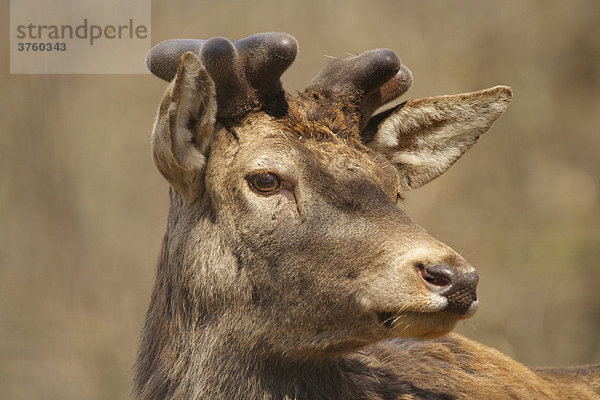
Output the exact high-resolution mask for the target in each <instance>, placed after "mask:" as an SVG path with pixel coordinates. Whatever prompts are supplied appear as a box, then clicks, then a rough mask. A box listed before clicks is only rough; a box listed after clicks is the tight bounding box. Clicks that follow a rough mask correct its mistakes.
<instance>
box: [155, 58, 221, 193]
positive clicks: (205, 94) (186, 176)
mask: <svg viewBox="0 0 600 400" xmlns="http://www.w3.org/2000/svg"><path fill="white" fill-rule="evenodd" d="M216 114H217V98H216V92H215V84H214V82H213V80H212V79H211V78H210V76H209V74H208V72H207V71H206V69H205V68H204V66H203V65H202V63H201V62H200V60H199V59H198V57H196V56H195V55H194V54H193V53H190V52H186V53H183V55H182V56H181V59H180V62H179V69H178V71H177V76H176V77H175V79H174V80H173V82H172V83H171V85H170V86H169V88H168V89H167V91H166V93H165V95H164V97H163V100H162V102H161V104H160V108H159V111H158V117H157V118H156V123H155V124H154V130H153V131H152V156H153V158H154V164H155V165H156V167H157V168H158V170H159V171H160V173H161V174H162V175H163V176H164V177H165V178H166V179H167V181H169V183H170V184H171V186H172V187H173V188H174V189H175V190H176V191H177V192H178V193H179V194H180V195H181V196H182V197H183V199H184V200H185V202H186V204H190V203H191V202H193V201H194V200H195V199H197V198H198V196H199V195H200V194H201V193H202V182H203V177H204V166H205V163H206V153H207V151H208V147H209V144H210V142H211V141H212V137H213V133H214V127H215V117H216Z"/></svg>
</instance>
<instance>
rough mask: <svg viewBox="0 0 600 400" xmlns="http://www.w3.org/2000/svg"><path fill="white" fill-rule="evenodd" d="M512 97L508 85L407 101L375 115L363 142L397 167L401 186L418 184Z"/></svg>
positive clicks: (444, 165)
mask: <svg viewBox="0 0 600 400" xmlns="http://www.w3.org/2000/svg"><path fill="white" fill-rule="evenodd" d="M511 99H512V91H511V89H510V88H509V87H507V86H496V87H493V88H491V89H486V90H481V91H479V92H473V93H465V94H458V95H454V96H439V97H431V98H425V99H418V100H411V101H407V102H405V103H402V104H400V105H399V106H397V107H396V108H394V109H392V110H388V111H384V112H382V113H380V114H378V115H375V116H373V117H372V118H371V120H370V121H369V125H368V126H367V127H366V128H365V130H364V131H363V137H364V138H365V141H366V142H367V143H366V145H367V146H368V147H370V148H372V149H373V150H375V151H376V152H378V153H380V154H383V155H384V156H385V157H386V158H387V159H388V161H390V162H391V163H392V164H394V165H395V166H396V168H397V169H398V171H399V173H400V176H401V177H402V179H401V182H400V185H401V188H402V189H404V190H410V189H415V188H418V187H419V186H422V185H424V184H426V183H428V182H429V181H431V180H433V179H435V178H437V177H438V176H440V175H441V174H442V173H443V172H445V171H446V170H447V169H448V168H450V167H451V166H452V164H454V163H455V162H456V161H457V160H458V159H459V158H460V157H461V156H462V155H463V154H464V153H465V152H466V151H467V150H468V149H470V148H471V146H473V145H474V144H475V143H476V142H477V140H478V139H479V137H480V135H482V134H484V133H485V132H487V131H488V129H490V127H491V126H492V124H493V123H494V121H496V120H497V119H498V118H499V117H500V115H502V113H504V111H505V110H506V108H507V107H508V105H509V104H510V101H511Z"/></svg>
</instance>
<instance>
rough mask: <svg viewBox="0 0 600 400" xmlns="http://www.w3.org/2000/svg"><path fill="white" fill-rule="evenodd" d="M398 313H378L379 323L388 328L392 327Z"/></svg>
mask: <svg viewBox="0 0 600 400" xmlns="http://www.w3.org/2000/svg"><path fill="white" fill-rule="evenodd" d="M397 315H398V313H393V312H387V311H383V312H378V313H377V319H378V320H379V323H380V324H381V325H382V326H385V327H386V328H388V329H392V327H393V326H394V319H395V318H396V316H397Z"/></svg>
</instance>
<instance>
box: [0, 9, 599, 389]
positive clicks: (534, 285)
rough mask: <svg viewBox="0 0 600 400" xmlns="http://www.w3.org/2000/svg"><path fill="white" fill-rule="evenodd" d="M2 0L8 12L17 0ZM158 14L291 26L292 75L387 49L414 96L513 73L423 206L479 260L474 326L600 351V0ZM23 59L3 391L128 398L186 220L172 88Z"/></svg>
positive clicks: (416, 200) (5, 234)
mask: <svg viewBox="0 0 600 400" xmlns="http://www.w3.org/2000/svg"><path fill="white" fill-rule="evenodd" d="M0 10H1V13H2V16H3V17H5V18H4V22H5V26H8V1H6V0H5V1H3V2H2V5H1V6H0ZM151 28H152V42H153V44H154V43H157V42H159V41H162V40H165V39H168V38H173V37H192V38H209V37H212V36H226V37H229V38H231V39H239V38H242V37H245V36H247V35H250V34H253V33H256V32H263V31H284V32H288V33H290V34H292V35H294V36H295V37H296V38H297V39H298V42H299V43H300V53H299V55H298V57H297V60H296V62H295V63H294V65H293V66H292V67H291V68H290V70H289V71H287V72H286V73H285V74H284V76H283V79H284V82H285V84H286V88H287V89H288V90H292V91H294V90H300V89H302V88H303V85H304V84H305V83H306V82H308V81H309V80H310V79H311V78H312V77H313V76H314V74H315V73H316V72H317V71H318V70H319V69H320V68H321V67H322V66H323V65H324V64H325V63H326V62H327V61H328V60H329V58H327V57H326V56H337V57H339V56H345V55H346V54H348V53H358V52H362V51H364V50H368V49H371V48H377V47H388V48H391V49H393V50H395V51H396V52H397V53H398V54H399V55H400V57H401V58H402V60H403V62H404V63H405V64H406V65H408V66H409V67H410V68H411V70H412V72H413V75H414V78H415V83H414V84H413V87H412V88H411V89H410V90H409V92H408V93H407V94H406V95H405V96H404V99H408V98H417V97H425V96H434V95H440V94H454V93H460V92H467V91H473V90H477V89H483V88H486V87H491V86H494V85H497V84H507V85H510V86H512V88H513V91H514V101H513V103H512V105H511V106H510V108H509V110H508V112H507V113H506V114H505V115H504V116H503V117H502V118H501V119H500V120H499V121H498V122H497V123H496V124H495V125H494V127H493V128H492V130H491V132H490V133H489V134H488V135H486V136H484V137H483V138H482V140H481V141H480V143H479V144H478V145H477V146H475V147H474V149H473V150H472V151H470V152H469V153H467V154H466V155H465V156H464V157H463V159H461V160H460V161H459V162H458V163H457V164H456V165H455V166H454V167H453V168H452V169H451V170H450V171H448V172H447V173H446V174H445V175H444V176H442V177H441V178H439V179H437V180H435V181H434V182H432V183H431V184H429V185H428V186H426V187H424V188H422V189H418V190H416V191H414V192H410V193H408V194H407V201H406V203H405V205H404V207H405V208H406V211H407V212H408V214H409V215H411V216H412V217H413V218H414V219H415V220H416V221H417V222H418V223H419V224H421V225H422V226H424V227H425V228H426V229H427V230H428V231H429V232H430V233H432V234H433V235H434V236H435V237H437V238H438V239H440V240H442V241H444V242H446V243H448V244H449V245H451V246H452V247H453V248H454V249H456V250H457V251H459V252H461V254H462V255H463V256H464V257H466V258H467V259H468V260H469V261H470V262H471V263H472V264H473V265H474V266H475V267H476V268H477V270H478V272H479V274H480V277H481V283H480V290H479V294H480V302H481V307H480V309H479V312H478V313H477V314H476V315H475V317H474V318H472V319H470V320H468V321H466V322H463V323H462V324H461V325H460V326H459V328H458V330H459V331H460V332H461V333H464V334H466V335H467V336H469V337H471V338H474V339H476V340H479V341H481V342H483V343H485V344H487V345H490V346H493V347H496V348H498V349H500V350H501V351H502V352H504V353H506V354H508V355H510V356H512V357H514V358H516V359H517V360H519V361H521V362H523V363H525V364H527V365H531V366H541V365H568V364H580V363H599V362H600V2H597V1H595V0H588V1H585V0H572V1H569V2H563V1H520V0H519V1H516V0H511V1H502V2H484V1H454V2H449V1H448V2H446V1H421V2H416V1H389V0H386V1H383V0H372V1H351V0H343V1H342V0H337V1H327V0H310V1H285V2H282V1H241V0H240V1H230V0H229V1H226V0H223V1H220V2H218V4H217V2H209V1H194V2H189V1H183V0H181V1H168V2H167V1H162V2H159V1H153V3H152V27H151ZM2 35H4V40H2V41H1V42H0V50H1V54H5V55H6V54H8V53H9V49H8V43H9V42H8V29H4V30H3V31H2ZM142 61H143V60H140V62H142ZM8 66H9V62H8V57H4V58H2V60H1V61H0V68H1V71H0V85H1V88H2V89H1V91H0V121H1V122H0V143H1V145H0V383H1V386H2V392H3V395H2V397H3V398H6V399H118V398H127V397H129V391H130V380H131V366H132V363H133V361H134V358H135V354H136V351H137V346H138V336H139V332H140V329H141V326H142V322H143V319H144V313H145V310H146V306H147V303H148V300H149V296H150V290H151V285H152V282H153V278H154V268H155V261H156V258H157V255H158V251H159V246H160V243H161V239H162V235H163V233H164V230H165V224H166V216H167V207H168V199H167V184H166V183H165V181H164V180H163V179H162V177H161V176H160V175H159V174H158V173H157V171H156V170H155V168H154V166H153V164H152V161H151V158H150V140H149V138H150V131H151V128H152V124H153V119H154V116H155V111H156V109H157V106H158V103H159V101H160V99H161V96H162V94H163V91H164V89H165V87H166V84H165V83H164V82H162V81H160V80H159V79H158V78H155V77H152V76H150V75H9V67H8ZM5 396H6V397H5Z"/></svg>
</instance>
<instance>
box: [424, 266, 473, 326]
mask: <svg viewBox="0 0 600 400" xmlns="http://www.w3.org/2000/svg"><path fill="white" fill-rule="evenodd" d="M417 270H418V272H419V275H420V277H421V279H422V280H423V282H424V283H425V286H427V288H429V290H431V291H433V292H435V293H437V294H439V295H440V296H443V297H445V298H446V299H447V300H448V306H447V307H446V310H447V311H452V312H456V313H458V314H460V315H463V316H468V315H471V314H473V313H475V311H476V310H477V304H478V302H477V283H478V282H479V276H478V275H477V273H476V272H475V271H471V272H459V271H458V270H457V269H456V268H454V267H452V266H450V265H447V264H437V265H432V266H427V267H426V266H423V265H418V266H417Z"/></svg>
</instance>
